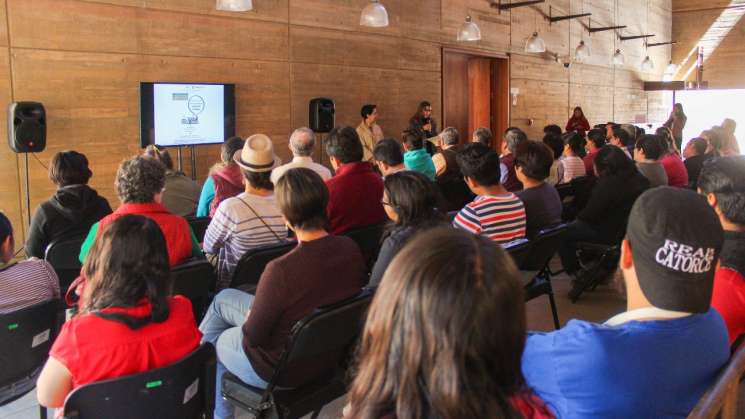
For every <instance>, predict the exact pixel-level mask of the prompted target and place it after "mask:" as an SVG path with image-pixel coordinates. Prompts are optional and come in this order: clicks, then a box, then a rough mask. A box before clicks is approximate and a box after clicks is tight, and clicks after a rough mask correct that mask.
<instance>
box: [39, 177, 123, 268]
mask: <svg viewBox="0 0 745 419" xmlns="http://www.w3.org/2000/svg"><path fill="white" fill-rule="evenodd" d="M108 214H111V207H110V206H109V202H108V201H107V200H106V198H104V197H102V196H99V195H98V193H97V192H96V191H95V189H92V188H91V187H89V186H88V185H69V186H64V187H61V188H59V189H57V192H55V193H54V195H53V196H52V197H51V198H50V199H49V200H48V201H46V202H43V203H42V204H41V205H39V207H38V208H37V209H36V212H35V213H34V216H33V218H32V219H31V227H29V234H28V239H27V240H26V255H27V256H28V257H32V256H33V257H37V258H40V259H43V258H44V253H45V251H46V249H47V246H49V244H50V243H52V242H53V241H56V240H58V239H61V238H75V237H78V236H80V237H84V236H85V234H86V233H87V232H88V230H90V228H91V226H92V225H93V224H95V223H97V222H98V221H99V220H100V219H101V218H103V217H105V216H106V215H108Z"/></svg>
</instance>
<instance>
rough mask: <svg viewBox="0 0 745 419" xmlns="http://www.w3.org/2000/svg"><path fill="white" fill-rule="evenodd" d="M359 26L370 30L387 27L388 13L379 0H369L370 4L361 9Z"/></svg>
mask: <svg viewBox="0 0 745 419" xmlns="http://www.w3.org/2000/svg"><path fill="white" fill-rule="evenodd" d="M360 26H367V27H370V28H384V27H386V26H388V11H387V10H385V6H383V5H382V4H380V1H379V0H370V4H368V5H367V6H365V8H364V9H362V14H361V15H360Z"/></svg>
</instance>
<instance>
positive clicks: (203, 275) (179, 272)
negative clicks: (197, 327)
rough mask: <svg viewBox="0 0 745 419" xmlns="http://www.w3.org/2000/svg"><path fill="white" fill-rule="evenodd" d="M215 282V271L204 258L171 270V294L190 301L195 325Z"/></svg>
mask: <svg viewBox="0 0 745 419" xmlns="http://www.w3.org/2000/svg"><path fill="white" fill-rule="evenodd" d="M215 281H216V278H215V269H214V268H213V267H212V265H211V264H210V263H209V262H208V261H207V259H204V258H194V259H191V260H188V261H186V262H184V263H182V264H180V265H177V266H174V267H173V268H171V287H172V288H171V289H172V292H171V294H172V295H176V294H180V295H183V296H184V297H186V298H188V299H189V300H191V307H192V310H194V320H196V322H197V324H199V322H200V320H201V319H202V316H204V313H205V310H207V307H208V306H209V303H210V292H211V291H214V290H215Z"/></svg>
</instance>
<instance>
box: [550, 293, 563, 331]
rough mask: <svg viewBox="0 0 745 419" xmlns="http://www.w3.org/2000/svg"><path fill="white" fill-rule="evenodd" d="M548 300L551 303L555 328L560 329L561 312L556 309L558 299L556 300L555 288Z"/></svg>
mask: <svg viewBox="0 0 745 419" xmlns="http://www.w3.org/2000/svg"><path fill="white" fill-rule="evenodd" d="M548 302H549V303H551V315H552V316H553V317H554V328H555V329H556V330H559V329H560V328H561V324H560V323H559V313H558V311H557V310H556V301H555V300H554V290H551V292H549V293H548Z"/></svg>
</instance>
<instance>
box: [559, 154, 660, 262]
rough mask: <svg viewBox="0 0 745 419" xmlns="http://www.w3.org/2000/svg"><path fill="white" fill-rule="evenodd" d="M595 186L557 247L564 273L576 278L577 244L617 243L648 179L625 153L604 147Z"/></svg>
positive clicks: (647, 184) (600, 155) (596, 159)
mask: <svg viewBox="0 0 745 419" xmlns="http://www.w3.org/2000/svg"><path fill="white" fill-rule="evenodd" d="M595 175H596V176H597V177H598V180H597V183H596V184H595V187H594V188H593V189H592V193H591V194H590V198H589V200H588V202H587V205H585V208H584V209H582V211H580V213H579V214H578V215H577V220H575V221H574V222H572V223H571V224H569V226H568V228H567V231H566V232H565V233H564V238H563V240H562V246H561V247H560V248H559V255H560V256H561V263H562V264H563V266H564V270H565V271H566V272H567V273H568V274H570V275H575V274H576V273H577V271H578V270H579V267H580V266H579V261H578V260H577V254H576V253H577V243H578V242H590V243H604V244H614V243H616V242H617V241H618V240H619V238H620V236H621V235H622V233H623V231H624V230H625V228H626V223H627V221H628V219H629V212H630V211H631V207H632V205H634V201H636V198H637V197H638V196H639V195H641V194H642V192H644V191H645V190H647V189H648V188H649V180H647V178H645V177H644V176H643V175H642V174H641V173H639V171H638V170H636V167H635V166H634V162H633V161H631V159H629V158H628V157H627V156H626V153H624V151H623V150H622V149H621V148H619V147H615V146H610V145H608V146H605V147H603V148H601V149H600V152H598V155H597V156H596V157H595Z"/></svg>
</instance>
